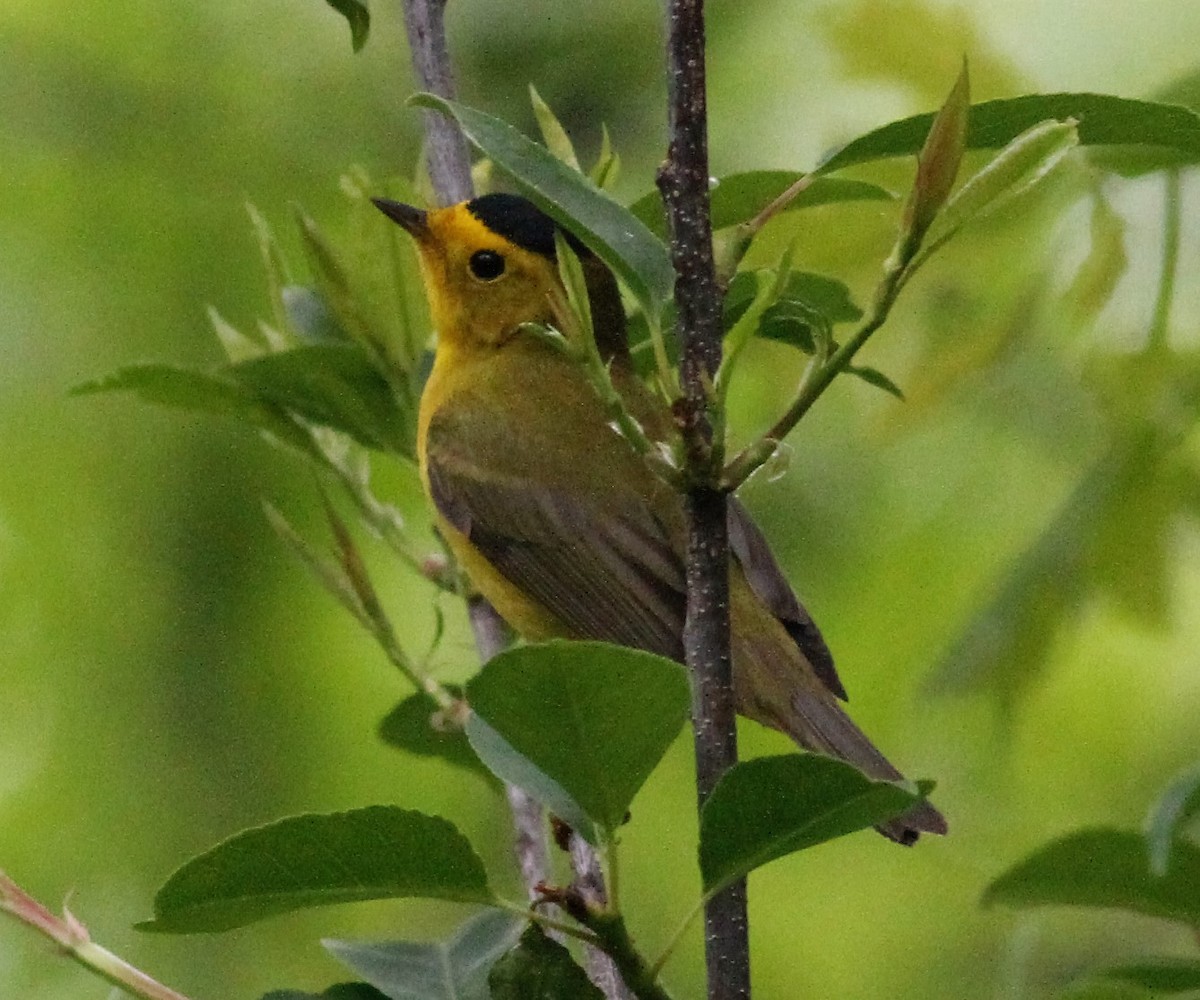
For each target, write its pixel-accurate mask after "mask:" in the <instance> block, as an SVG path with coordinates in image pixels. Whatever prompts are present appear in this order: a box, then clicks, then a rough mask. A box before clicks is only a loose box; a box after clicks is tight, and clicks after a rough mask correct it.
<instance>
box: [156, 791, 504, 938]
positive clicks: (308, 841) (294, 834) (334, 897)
mask: <svg viewBox="0 0 1200 1000" xmlns="http://www.w3.org/2000/svg"><path fill="white" fill-rule="evenodd" d="M401 897H422V898H426V899H449V900H456V901H459V902H474V903H490V902H492V899H493V897H492V893H491V890H490V889H489V887H488V880H487V874H486V872H485V871H484V869H483V863H482V862H481V861H480V860H479V856H478V855H477V854H476V853H475V851H474V849H473V848H472V847H471V845H470V844H469V843H468V842H467V840H466V838H465V837H463V835H462V834H461V833H459V832H458V830H457V829H455V827H454V826H453V824H451V823H450V822H448V821H447V820H444V819H441V818H440V817H437V816H426V815H424V814H422V813H418V812H413V811H411V810H408V809H400V808H397V807H395V806H368V807H366V808H364V809H355V810H351V811H349V812H341V813H331V814H325V815H318V814H307V815H303V816H291V817H288V818H287V819H282V820H278V821H277V822H275V823H269V824H267V825H266V826H260V827H256V828H254V829H251V830H245V831H243V832H242V833H239V834H236V835H234V836H233V837H230V838H229V839H228V840H226V841H223V842H222V843H220V844H218V845H217V846H216V847H214V848H212V849H211V850H209V851H206V852H205V853H204V854H201V855H199V856H198V857H196V858H193V859H192V860H191V861H189V862H187V863H186V864H185V865H183V867H181V868H180V869H179V870H178V871H176V872H175V873H174V874H173V875H172V876H171V877H170V878H169V879H168V880H167V882H166V883H165V884H164V885H163V887H162V888H161V889H160V890H159V891H158V894H157V895H156V896H155V897H154V919H153V920H149V921H146V922H145V923H143V924H140V925H139V929H141V930H149V931H161V932H165V933H174V934H189V933H196V932H208V931H224V930H230V929H232V928H234V927H241V926H243V925H245V924H249V923H253V922H254V921H256V920H262V919H264V918H265V917H271V916H275V915H277V914H280V913H288V912H291V911H292V910H301V909H306V908H309V907H313V906H328V905H330V904H334V903H354V902H361V901H363V900H368V899H392V898H401Z"/></svg>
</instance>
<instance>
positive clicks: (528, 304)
mask: <svg viewBox="0 0 1200 1000" xmlns="http://www.w3.org/2000/svg"><path fill="white" fill-rule="evenodd" d="M375 204H376V205H377V206H378V207H379V209H380V210H381V211H382V212H383V213H384V214H385V215H387V216H388V218H390V219H392V220H393V221H395V222H396V223H398V224H399V225H401V226H402V227H404V229H406V230H407V231H408V232H409V233H410V234H411V235H412V237H413V239H414V241H415V242H416V245H417V250H418V251H419V254H420V260H421V273H422V276H423V277H424V279H425V290H426V294H427V295H428V297H429V305H430V308H431V310H432V312H433V321H434V326H435V327H436V328H437V331H438V336H439V337H440V338H441V341H442V343H454V345H455V346H457V347H483V346H495V345H498V344H501V343H504V342H505V341H506V340H507V339H508V338H509V337H511V336H512V335H513V333H514V332H515V331H516V330H517V329H518V328H519V327H520V326H521V324H523V323H544V322H548V321H549V320H550V319H551V310H550V301H549V295H550V293H551V291H552V290H553V289H554V288H555V286H556V285H557V284H558V268H557V263H556V260H555V250H554V230H555V225H554V222H553V221H552V220H551V219H550V217H549V216H548V215H546V214H545V213H544V212H542V211H541V209H539V208H537V207H536V206H535V205H534V204H533V203H532V202H530V201H528V200H526V199H525V198H522V197H520V196H518V195H512V194H487V195H483V196H481V197H479V198H474V199H472V200H471V201H464V202H460V203H459V204H457V205H451V206H449V207H448V208H435V209H430V210H428V211H425V210H422V209H419V208H413V207H412V206H411V205H404V204H402V203H400V202H396V201H389V200H387V199H384V198H376V199H375ZM568 239H569V240H570V241H571V242H572V245H573V246H574V247H575V248H576V249H577V251H578V252H580V253H581V254H587V251H586V250H585V249H584V248H583V246H582V244H579V243H578V241H577V240H575V238H574V237H568ZM588 256H590V254H588Z"/></svg>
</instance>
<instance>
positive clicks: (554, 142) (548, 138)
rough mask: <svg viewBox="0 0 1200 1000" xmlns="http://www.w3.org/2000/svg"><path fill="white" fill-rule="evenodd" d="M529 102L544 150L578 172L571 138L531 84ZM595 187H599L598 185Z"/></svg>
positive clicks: (577, 162) (577, 158)
mask: <svg viewBox="0 0 1200 1000" xmlns="http://www.w3.org/2000/svg"><path fill="white" fill-rule="evenodd" d="M529 102H530V103H531V104H532V105H533V114H534V117H535V118H537V123H538V128H539V129H541V131H542V140H543V141H544V142H545V143H546V148H547V149H548V150H550V152H551V153H553V154H554V155H555V156H556V157H557V158H558V159H559V160H561V161H562V162H563V163H565V164H566V165H567V166H568V167H570V168H571V169H572V170H574V171H576V172H577V173H578V172H580V170H581V168H580V166H579V157H578V156H576V155H575V147H574V146H573V145H572V144H571V137H570V136H569V135H567V130H566V129H565V128H563V127H562V122H560V121H559V120H558V117H557V116H556V115H555V114H554V111H553V110H552V109H551V108H550V105H549V104H547V103H546V102H545V101H543V100H542V95H541V94H539V93H538V92H537V88H536V87H534V85H533V84H532V83H531V84H530V85H529ZM596 186H597V187H599V185H598V184H597V185H596Z"/></svg>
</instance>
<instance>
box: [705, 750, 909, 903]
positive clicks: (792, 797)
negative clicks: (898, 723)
mask: <svg viewBox="0 0 1200 1000" xmlns="http://www.w3.org/2000/svg"><path fill="white" fill-rule="evenodd" d="M932 788H933V785H932V783H923V784H922V785H921V786H920V790H919V791H917V790H915V789H913V788H905V787H904V786H902V785H900V784H897V783H893V782H890V781H873V780H872V779H870V778H868V777H867V776H866V775H864V774H863V773H862V772H861V771H859V770H858V768H856V767H854V766H852V765H850V764H846V763H844V762H842V761H839V760H834V759H833V758H831V757H825V756H822V755H821V754H811V753H804V754H785V755H783V756H779V757H760V758H757V759H755V760H748V761H743V762H742V763H740V764H737V765H735V766H734V767H733V768H732V769H731V770H730V771H729V772H727V773H726V775H725V776H724V777H723V778H722V779H721V780H720V781H719V782H718V783H717V787H716V788H715V789H713V793H712V795H711V796H709V799H708V801H707V802H706V803H705V804H704V808H703V809H702V810H701V811H700V873H701V875H702V876H703V879H704V890H705V893H706V894H711V893H712V892H714V891H716V890H717V889H720V888H721V887H723V886H726V885H728V884H729V883H731V882H733V881H736V880H737V879H739V878H741V877H742V876H744V875H746V874H748V873H749V872H751V871H753V870H754V869H755V868H758V867H760V866H762V865H765V864H767V863H768V862H770V861H774V860H775V859H776V858H782V857H783V856H784V855H786V854H792V853H794V852H795V851H802V850H805V849H806V848H809V847H814V846H816V845H817V844H823V843H825V842H826V841H828V840H833V839H834V838H836V837H843V836H845V835H846V834H848V833H854V832H855V831H856V830H865V829H867V828H868V827H872V826H876V825H878V824H880V823H885V822H887V821H888V820H889V819H894V818H895V817H897V816H899V815H901V814H902V813H904V812H905V811H906V810H907V809H909V808H910V807H911V806H912V805H914V804H915V803H916V802H919V801H920V800H921V799H922V798H923V797H924V796H925V795H927V794H928V793H929V791H930V790H932Z"/></svg>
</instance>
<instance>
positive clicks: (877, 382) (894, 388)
mask: <svg viewBox="0 0 1200 1000" xmlns="http://www.w3.org/2000/svg"><path fill="white" fill-rule="evenodd" d="M846 374H848V375H854V376H856V377H858V378H860V379H862V380H863V381H864V382H866V383H867V385H873V386H874V387H875V388H876V389H882V390H883V391H884V392H886V393H887V394H888V395H890V396H895V397H896V398H897V399H898V400H900V401H901V402H904V392H903V391H902V390H901V388H900V386H898V385H896V383H895V382H893V381H892V380H891V379H890V378H888V377H887V376H886V375H884V374H883V372H881V371H880V370H879V369H878V368H871V367H869V366H867V365H847V366H846Z"/></svg>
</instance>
